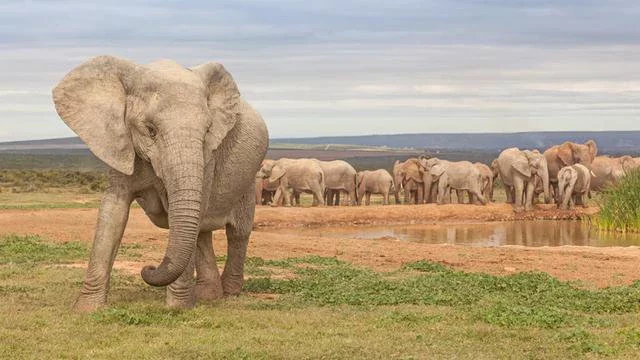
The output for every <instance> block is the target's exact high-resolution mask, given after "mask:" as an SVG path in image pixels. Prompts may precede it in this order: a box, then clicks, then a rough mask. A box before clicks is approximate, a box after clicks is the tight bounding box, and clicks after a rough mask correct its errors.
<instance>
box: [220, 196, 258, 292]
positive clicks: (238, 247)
mask: <svg viewBox="0 0 640 360" xmlns="http://www.w3.org/2000/svg"><path fill="white" fill-rule="evenodd" d="M252 199H253V198H252V197H251V194H250V192H247V193H246V194H245V195H243V196H242V198H240V201H239V203H238V206H237V207H236V208H235V209H234V211H233V217H232V219H233V221H232V222H231V223H229V224H227V226H226V233H227V262H226V263H225V265H224V271H223V272H222V288H223V291H224V295H238V294H240V292H241V291H242V286H243V284H244V262H245V259H246V257H247V245H248V244H249V235H251V229H252V227H253V215H254V212H255V206H254V204H253V202H252V201H251V200H252Z"/></svg>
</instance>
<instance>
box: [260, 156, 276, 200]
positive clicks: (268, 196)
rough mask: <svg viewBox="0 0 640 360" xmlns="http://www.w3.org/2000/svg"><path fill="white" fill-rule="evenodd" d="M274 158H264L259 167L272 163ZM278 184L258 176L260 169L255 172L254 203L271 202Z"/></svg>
mask: <svg viewBox="0 0 640 360" xmlns="http://www.w3.org/2000/svg"><path fill="white" fill-rule="evenodd" d="M274 162H275V160H270V159H265V160H264V161H262V164H261V165H260V167H261V168H262V166H265V164H270V165H271V164H273V163H274ZM277 190H278V186H277V184H275V183H270V182H269V180H268V179H265V178H262V177H261V176H260V171H258V172H257V173H256V205H268V204H271V203H272V202H273V199H274V198H275V195H276V191H277Z"/></svg>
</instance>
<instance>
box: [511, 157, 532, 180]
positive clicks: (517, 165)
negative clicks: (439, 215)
mask: <svg viewBox="0 0 640 360" xmlns="http://www.w3.org/2000/svg"><path fill="white" fill-rule="evenodd" d="M511 166H512V167H513V168H514V169H515V170H516V171H517V172H519V173H520V174H522V175H524V176H525V177H531V166H530V165H529V162H528V161H527V160H526V159H519V160H516V161H515V162H514V163H513V165H511Z"/></svg>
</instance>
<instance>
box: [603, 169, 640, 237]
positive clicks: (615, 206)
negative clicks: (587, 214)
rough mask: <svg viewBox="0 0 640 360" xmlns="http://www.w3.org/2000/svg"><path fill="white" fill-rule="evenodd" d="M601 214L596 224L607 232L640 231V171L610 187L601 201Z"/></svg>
mask: <svg viewBox="0 0 640 360" xmlns="http://www.w3.org/2000/svg"><path fill="white" fill-rule="evenodd" d="M599 202H600V204H599V205H600V213H599V214H598V215H597V216H596V217H595V219H594V221H593V222H594V223H595V225H597V226H598V227H599V228H600V229H603V230H607V231H640V170H635V171H633V172H632V173H630V174H628V175H627V176H625V177H623V178H622V179H620V182H619V183H618V184H617V185H615V186H610V187H608V188H607V189H605V191H604V192H603V193H602V194H601V197H600V199H599Z"/></svg>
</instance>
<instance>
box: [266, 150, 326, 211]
mask: <svg viewBox="0 0 640 360" xmlns="http://www.w3.org/2000/svg"><path fill="white" fill-rule="evenodd" d="M258 176H259V177H261V178H266V179H268V180H269V183H271V184H274V183H275V184H277V186H278V190H277V191H276V194H275V198H274V201H273V204H272V206H277V205H278V204H279V201H280V198H281V197H284V205H285V206H289V205H290V204H291V196H292V195H293V197H294V199H296V200H297V202H298V204H297V205H300V203H299V198H298V195H299V193H302V192H309V193H311V194H313V205H314V206H316V205H320V206H322V205H324V190H325V179H324V172H323V171H322V168H321V167H320V165H319V164H318V161H317V160H315V159H287V158H283V159H279V160H277V161H275V162H274V163H268V164H265V165H263V166H262V167H261V168H260V171H259V172H258Z"/></svg>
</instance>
